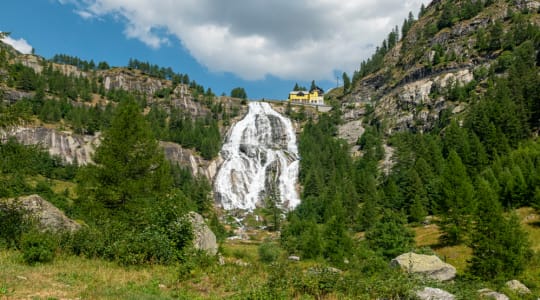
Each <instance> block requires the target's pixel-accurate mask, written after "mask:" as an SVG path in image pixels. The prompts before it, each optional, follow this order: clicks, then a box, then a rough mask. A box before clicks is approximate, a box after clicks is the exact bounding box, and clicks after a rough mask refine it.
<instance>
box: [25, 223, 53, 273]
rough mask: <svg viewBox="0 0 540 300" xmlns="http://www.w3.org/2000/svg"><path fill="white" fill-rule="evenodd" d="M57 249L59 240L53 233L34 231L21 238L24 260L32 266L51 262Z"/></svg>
mask: <svg viewBox="0 0 540 300" xmlns="http://www.w3.org/2000/svg"><path fill="white" fill-rule="evenodd" d="M57 247H58V241H57V238H56V236H54V235H53V234H51V233H47V232H39V231H37V230H32V231H29V232H26V233H24V234H23V235H22V236H21V252H22V256H23V260H24V261H25V262H26V263H27V264H30V265H33V264H36V263H46V262H51V261H52V260H53V259H54V256H55V252H56V248H57Z"/></svg>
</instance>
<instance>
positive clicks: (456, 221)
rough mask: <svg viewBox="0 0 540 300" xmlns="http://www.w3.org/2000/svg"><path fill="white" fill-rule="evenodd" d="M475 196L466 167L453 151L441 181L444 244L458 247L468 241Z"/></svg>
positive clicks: (442, 237)
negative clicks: (457, 245)
mask: <svg viewBox="0 0 540 300" xmlns="http://www.w3.org/2000/svg"><path fill="white" fill-rule="evenodd" d="M473 196H474V194H473V186H472V184H471V181H470V179H469V176H468V175H467V172H466V170H465V166H464V165H463V163H462V162H461V158H460V157H459V155H458V154H457V153H456V152H455V151H454V150H451V151H450V155H449V156H448V161H447V163H446V168H445V170H444V172H443V174H442V180H441V201H442V203H441V207H440V209H441V211H440V212H441V213H442V220H441V230H442V231H443V235H442V236H441V239H442V241H443V242H444V243H447V244H450V245H456V244H459V243H461V242H464V241H465V240H466V237H467V233H468V230H469V229H470V226H471V216H472V214H473V213H474V209H475V202H474V198H473Z"/></svg>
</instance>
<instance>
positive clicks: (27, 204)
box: [7, 195, 81, 232]
mask: <svg viewBox="0 0 540 300" xmlns="http://www.w3.org/2000/svg"><path fill="white" fill-rule="evenodd" d="M7 202H8V203H9V204H12V205H14V206H15V208H17V209H21V210H24V211H26V212H27V213H28V214H29V217H31V218H33V219H35V220H36V222H37V223H38V226H39V227H40V228H41V229H43V230H50V231H53V232H60V231H70V232H74V231H77V230H79V229H80V228H81V225H80V224H78V223H77V222H75V221H73V220H72V219H70V218H68V217H67V216H66V215H65V214H64V213H63V212H62V211H61V210H59V209H58V208H56V206H54V205H52V204H51V203H50V202H48V201H47V200H45V199H43V198H41V197H40V196H39V195H30V196H25V197H19V198H17V199H10V200H7Z"/></svg>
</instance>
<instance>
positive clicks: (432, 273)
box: [390, 252, 456, 281]
mask: <svg viewBox="0 0 540 300" xmlns="http://www.w3.org/2000/svg"><path fill="white" fill-rule="evenodd" d="M390 265H391V266H394V267H400V268H401V269H402V270H404V271H406V272H407V273H415V274H421V275H424V276H427V277H428V278H431V279H434V280H438V281H446V280H451V279H454V277H456V268H455V267H454V266H452V265H450V264H447V263H445V262H443V261H442V260H441V259H440V258H438V257H437V256H435V255H423V254H416V253H413V252H409V253H405V254H401V255H400V256H398V257H396V258H394V259H392V261H391V262H390Z"/></svg>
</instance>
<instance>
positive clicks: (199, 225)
mask: <svg viewBox="0 0 540 300" xmlns="http://www.w3.org/2000/svg"><path fill="white" fill-rule="evenodd" d="M188 220H189V221H190V223H191V227H192V228H193V246H194V247H195V249H198V250H202V251H206V252H207V253H208V254H210V255H216V254H217V251H218V244H217V242H216V235H215V234H214V233H213V232H212V230H210V228H209V227H208V225H206V223H205V222H204V219H203V217H202V216H201V215H199V214H198V213H196V212H190V213H189V214H188Z"/></svg>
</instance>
